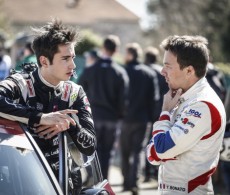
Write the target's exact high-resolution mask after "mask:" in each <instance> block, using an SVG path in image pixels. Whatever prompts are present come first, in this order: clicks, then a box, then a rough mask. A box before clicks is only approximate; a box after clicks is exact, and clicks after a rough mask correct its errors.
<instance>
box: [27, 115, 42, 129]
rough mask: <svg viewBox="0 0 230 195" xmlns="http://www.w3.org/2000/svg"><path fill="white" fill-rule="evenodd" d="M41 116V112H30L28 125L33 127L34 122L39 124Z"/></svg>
mask: <svg viewBox="0 0 230 195" xmlns="http://www.w3.org/2000/svg"><path fill="white" fill-rule="evenodd" d="M41 117H42V112H32V113H31V115H30V117H29V122H28V125H29V126H30V127H34V125H35V124H39V123H40V120H41Z"/></svg>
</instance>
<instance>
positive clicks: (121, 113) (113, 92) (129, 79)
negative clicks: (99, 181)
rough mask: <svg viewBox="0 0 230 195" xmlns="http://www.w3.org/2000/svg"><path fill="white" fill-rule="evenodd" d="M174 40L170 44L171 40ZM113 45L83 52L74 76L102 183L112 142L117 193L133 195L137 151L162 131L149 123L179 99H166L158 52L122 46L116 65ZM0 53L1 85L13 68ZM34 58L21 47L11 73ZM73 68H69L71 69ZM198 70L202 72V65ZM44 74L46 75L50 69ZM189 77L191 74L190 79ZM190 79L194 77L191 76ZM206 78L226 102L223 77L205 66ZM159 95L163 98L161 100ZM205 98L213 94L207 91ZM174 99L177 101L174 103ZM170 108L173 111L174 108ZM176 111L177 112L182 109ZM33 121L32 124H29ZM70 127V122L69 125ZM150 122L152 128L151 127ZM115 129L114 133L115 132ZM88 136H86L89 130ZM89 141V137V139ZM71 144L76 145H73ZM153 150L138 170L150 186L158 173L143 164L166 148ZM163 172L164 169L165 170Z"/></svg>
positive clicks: (111, 40) (225, 171)
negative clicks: (120, 187)
mask: <svg viewBox="0 0 230 195" xmlns="http://www.w3.org/2000/svg"><path fill="white" fill-rule="evenodd" d="M56 25H57V24H56ZM37 41H38V42H39V41H42V39H41V40H39V39H38V40H37ZM168 41H170V40H168ZM171 41H172V40H171ZM174 41H175V42H176V40H174ZM199 41H200V40H195V42H199ZM70 42H71V43H72V42H74V40H71V41H70ZM201 42H202V41H201ZM67 43H68V40H67ZM119 45H120V40H119V37H117V36H115V35H109V36H107V37H106V38H105V39H104V41H103V45H102V48H100V51H98V50H91V51H88V52H86V53H85V55H84V57H85V58H86V66H85V69H84V71H83V73H82V74H81V75H80V78H79V80H78V84H80V85H81V86H82V87H83V89H84V91H85V93H86V95H87V97H88V99H89V102H90V107H91V109H92V116H93V121H94V128H95V136H96V140H97V141H96V142H97V153H98V157H99V160H100V164H101V170H102V174H103V177H104V178H105V179H108V174H109V166H110V162H111V154H112V150H113V147H114V143H115V142H116V141H117V142H118V143H119V148H120V157H121V162H120V166H121V171H122V175H123V178H124V180H123V191H131V192H132V194H133V195H136V194H138V179H139V165H140V154H141V151H142V150H143V148H146V146H147V144H148V143H147V142H146V140H148V141H149V140H152V136H153V135H152V131H153V130H154V131H156V130H157V131H162V130H164V127H165V126H167V125H168V124H163V123H162V126H159V125H158V127H162V128H163V129H154V128H153V127H156V126H157V125H156V124H159V123H158V122H157V123H155V122H156V121H158V119H159V117H160V116H161V118H164V120H166V119H165V118H168V117H169V116H168V115H167V114H166V115H165V111H166V110H167V112H168V113H169V114H171V113H172V112H173V109H174V107H173V108H171V106H169V105H168V107H170V109H169V108H168V107H167V106H166V105H167V102H166V100H165V101H164V97H165V98H168V101H169V100H170V101H171V100H174V99H175V98H177V97H179V96H180V95H181V94H179V93H180V92H178V91H179V90H178V91H175V94H174V95H173V96H172V97H171V94H169V92H168V91H169V90H170V89H171V87H170V88H169V87H168V83H167V82H166V79H165V78H164V77H166V75H167V74H170V73H169V72H170V70H168V69H167V70H166V69H164V70H162V69H163V66H161V65H159V64H160V62H159V55H160V53H159V50H158V49H157V48H155V47H147V48H146V49H145V50H144V51H143V50H142V48H141V46H140V45H139V44H138V43H128V44H127V45H126V47H125V53H124V60H123V61H124V64H123V65H119V64H118V63H117V62H116V61H114V59H113V56H114V55H115V54H116V52H117V51H118V48H119ZM174 46H175V45H173V44H171V45H170V43H168V45H166V46H165V50H166V56H165V59H166V60H168V61H170V60H174V59H173V57H172V56H170V55H171V53H170V51H171V52H174V53H176V54H177V55H178V56H179V55H180V49H178V48H176V49H175V48H174ZM39 47H40V46H37V47H36V41H35V42H33V48H34V49H35V50H36V51H35V53H36V54H37V55H38V54H39V55H41V56H43V54H42V51H40V49H41V48H39ZM71 48H72V45H71ZM174 49H175V50H174ZM3 51H4V48H3V44H1V45H0V80H3V79H4V78H6V77H7V76H8V75H9V72H10V68H12V67H15V65H14V66H13V65H12V64H11V60H10V57H9V56H8V55H6V54H5V53H4V52H3ZM71 51H72V50H71ZM63 52H64V51H63ZM167 52H168V53H167ZM51 53H52V52H51ZM45 55H46V53H44V56H45ZM47 55H49V53H48V54H47ZM71 55H73V54H71ZM73 56H74V55H73ZM71 57H72V56H71ZM37 59H38V58H36V57H35V54H34V50H33V49H32V47H31V43H27V44H26V45H25V49H24V52H23V56H22V58H21V61H20V62H19V63H18V64H17V65H16V70H20V66H19V65H20V64H21V63H23V62H34V63H36V62H37ZM39 60H41V62H39V63H38V64H39V69H41V71H42V74H44V75H46V76H47V74H48V73H46V69H47V70H48V68H47V67H49V65H50V64H49V60H50V59H49V58H39ZM168 61H166V62H164V66H166V67H168ZM182 62H184V61H183V60H182ZM204 63H205V62H204ZM51 64H52V63H51ZM185 67H188V69H187V70H188V72H186V74H192V73H194V70H193V69H192V68H191V67H190V66H189V65H188V66H187V65H186V66H185ZM73 68H75V67H74V65H73ZM204 68H206V66H205V67H204ZM43 69H44V70H43ZM50 69H51V70H52V66H51V68H50ZM36 74H38V75H40V74H41V73H40V71H38V72H37V73H35V77H36V78H37V77H38V78H39V77H40V76H37V75H36ZM195 74H196V71H195V73H194V75H195ZM205 74H206V72H203V73H202V75H201V77H203V75H205ZM53 77H54V75H53ZM47 78H48V76H47ZM194 78H197V77H195V76H194ZM194 78H192V79H194ZM206 78H207V80H208V82H209V84H210V85H211V87H212V88H213V89H214V90H215V91H216V93H217V95H218V96H219V97H220V99H221V100H222V101H223V102H224V101H225V98H226V86H225V81H224V77H223V75H221V74H220V71H218V70H217V69H216V68H215V67H214V66H213V65H212V64H211V62H209V65H208V71H207V74H206ZM176 79H178V80H177V81H175V83H176V82H179V81H180V82H181V83H180V84H181V85H182V86H184V85H185V84H183V80H180V77H178V78H176V77H175V80H176ZM193 81H194V80H193ZM196 81H197V80H196ZM199 82H200V81H199ZM194 83H195V82H194ZM57 84H58V83H57ZM200 85H201V84H200ZM35 87H36V86H35ZM197 87H198V86H197ZM199 87H200V86H199ZM81 89H82V88H81ZM47 90H48V88H47ZM2 93H3V92H2ZM172 93H174V92H172ZM181 93H182V92H181ZM192 93H193V92H191V94H190V96H192V95H193V94H192ZM194 93H196V90H194ZM165 94H168V95H166V96H165ZM210 94H213V93H212V92H210ZM82 96H84V97H85V95H84V92H83V91H82ZM170 98H171V99H170ZM186 98H187V97H186ZM189 98H190V97H189ZM176 100H177V102H178V100H179V98H178V99H176ZM184 101H187V100H184ZM193 101H194V100H193ZM177 102H176V103H177ZM183 103H184V102H181V104H183ZM82 104H87V109H86V110H85V112H86V113H88V115H89V116H88V117H91V114H90V113H91V111H89V109H90V108H89V107H88V105H89V103H88V100H86V98H84V102H83V103H82ZM168 104H169V103H168ZM218 104H219V103H218ZM58 106H59V105H57V107H58ZM174 106H176V104H175V105H174ZM186 106H187V105H186ZM186 106H185V107H186ZM201 106H203V105H201ZM166 107H167V109H166ZM185 107H184V108H185ZM220 107H221V106H220ZM52 109H53V108H52ZM80 109H81V108H80ZM205 109H206V108H204V110H205ZM191 110H192V109H190V111H189V112H191V113H190V116H193V115H194V116H195V117H197V118H199V117H198V115H199V113H198V112H196V111H195V110H192V111H194V112H192V111H191ZM162 111H164V112H163V113H164V114H162ZM66 112H67V113H69V112H70V111H66ZM181 112H183V110H182V111H181ZM70 113H72V112H70ZM61 114H66V113H61ZM83 115H84V113H83ZM200 115H201V114H200ZM178 116H179V114H178ZM178 116H177V117H178ZM188 116H189V114H188V115H187V118H186V119H184V121H182V122H183V124H184V125H185V123H188V122H189V121H185V120H188ZM179 118H180V117H179ZM68 120H70V119H68ZM84 120H88V119H87V117H86V118H85V119H82V120H81V122H82V123H86V127H85V128H86V129H87V128H88V127H89V129H90V128H91V126H92V124H91V123H92V122H90V121H91V120H89V121H87V122H84ZM176 120H178V119H177V118H175V121H176ZM33 122H34V123H35V121H33ZM70 122H71V123H73V122H72V121H71V120H70ZM154 123H155V125H154V126H153V124H154ZM165 123H167V122H165ZM43 125H46V123H45V122H44V124H43ZM172 126H175V124H173V125H172ZM192 126H195V124H193V123H191V122H190V127H191V128H193V127H192ZM177 128H179V129H180V130H181V129H182V127H180V126H178V125H177ZM119 129H120V132H118V130H119ZM229 129H230V128H229V124H227V125H226V133H225V138H224V144H225V145H224V147H223V149H222V151H221V152H222V153H221V154H222V155H221V160H222V161H221V169H220V170H222V175H223V176H224V177H223V181H224V182H225V185H226V187H227V188H228V190H229V187H230V183H229V182H230V178H229V177H230V176H229V175H230V173H229V167H230V162H229V161H230V157H229V153H228V150H229V147H228V144H229V143H228V142H229V141H228V140H229V137H230V136H229ZM43 130H44V129H41V130H40V131H38V133H39V132H42V131H43ZM182 130H183V131H184V134H187V133H188V131H189V130H188V129H184V128H183V129H182ZM87 131H88V130H87ZM89 131H90V132H91V130H89ZM216 131H217V130H216ZM91 133H92V132H91ZM178 134H179V133H178ZM178 134H177V135H175V137H176V136H178ZM117 135H119V136H117ZM74 136H76V135H73V137H74ZM93 136H94V133H92V137H93ZM154 136H155V137H154V139H153V140H152V143H154V144H156V143H155V142H158V143H159V144H160V143H161V142H162V143H161V144H163V141H164V139H166V138H165V137H166V136H170V135H168V134H165V132H164V134H162V132H157V133H156V134H155V135H154ZM171 136H172V135H171ZM175 137H173V139H175V140H177V137H176V138H175ZM90 139H93V138H91V137H90ZM157 139H159V140H157ZM167 139H169V138H167ZM173 139H172V138H170V144H171V145H170V147H173V144H174V143H173ZM200 139H203V137H200ZM156 140H157V141H156ZM175 140H174V141H175ZM178 140H179V138H178ZM190 141H191V140H190ZM188 143H190V142H188ZM77 144H78V145H79V143H77ZM150 145H151V144H150ZM174 145H175V144H174ZM79 147H81V146H79ZM154 147H155V148H156V151H155V156H154V158H153V156H152V155H153V153H152V152H153V150H155V148H154ZM159 147H160V148H159V149H158V148H157V146H154V145H151V147H150V148H151V149H150V157H151V160H150V158H149V159H148V160H147V159H146V162H145V166H144V170H143V171H142V174H143V175H144V182H147V181H150V180H151V178H156V177H157V174H158V166H156V167H153V166H152V165H150V163H149V162H148V161H151V162H152V161H154V160H156V159H158V160H159V158H158V157H157V155H159V156H160V155H161V154H162V153H163V152H162V151H164V152H165V151H166V148H167V147H169V146H168V145H167V144H166V145H165V146H159ZM162 147H163V148H162ZM186 147H187V145H186ZM217 147H218V146H217ZM168 149H169V148H168ZM159 151H160V152H159ZM91 153H92V152H91V151H90V154H91ZM162 156H163V154H162ZM175 156H176V155H175ZM173 157H174V156H173ZM170 158H171V157H170ZM162 159H163V158H162ZM164 160H165V159H163V161H164ZM166 160H168V159H166ZM55 162H56V161H55ZM52 163H53V162H52ZM153 164H154V163H153ZM178 166H179V165H178ZM165 170H167V169H166V168H165ZM161 174H162V173H161ZM160 182H163V181H160ZM164 185H165V184H164V183H162V186H161V187H160V188H164V187H163V186H164ZM173 185H174V184H173ZM171 187H172V186H171ZM174 187H175V186H174ZM181 189H182V188H181ZM183 189H184V188H183ZM183 189H182V190H183ZM229 192H230V191H229Z"/></svg>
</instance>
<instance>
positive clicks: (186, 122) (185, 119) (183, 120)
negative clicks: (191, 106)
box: [181, 118, 195, 128]
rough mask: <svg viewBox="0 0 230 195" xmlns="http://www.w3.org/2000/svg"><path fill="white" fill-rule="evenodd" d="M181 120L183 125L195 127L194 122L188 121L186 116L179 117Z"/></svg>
mask: <svg viewBox="0 0 230 195" xmlns="http://www.w3.org/2000/svg"><path fill="white" fill-rule="evenodd" d="M181 121H182V123H183V124H185V125H189V126H190V127H192V128H193V127H195V124H194V123H192V122H190V121H189V119H188V118H181Z"/></svg>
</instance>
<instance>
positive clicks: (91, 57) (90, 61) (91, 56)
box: [84, 50, 99, 67]
mask: <svg viewBox="0 0 230 195" xmlns="http://www.w3.org/2000/svg"><path fill="white" fill-rule="evenodd" d="M84 57H85V61H86V62H85V67H90V66H93V65H95V64H96V63H97V62H98V60H99V56H98V52H97V51H96V50H90V51H87V52H85V53H84Z"/></svg>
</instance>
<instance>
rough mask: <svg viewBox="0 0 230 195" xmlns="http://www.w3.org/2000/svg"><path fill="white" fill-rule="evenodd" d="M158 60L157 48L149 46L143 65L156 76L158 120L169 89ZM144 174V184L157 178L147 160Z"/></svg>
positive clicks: (148, 132)
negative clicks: (158, 92)
mask: <svg viewBox="0 0 230 195" xmlns="http://www.w3.org/2000/svg"><path fill="white" fill-rule="evenodd" d="M158 58H159V50H158V49H157V48H155V47H152V46H150V47H147V48H146V49H145V53H144V64H145V65H147V66H148V67H150V68H151V69H152V70H153V71H155V72H156V74H157V79H158V87H159V91H160V99H159V101H158V104H157V105H156V107H155V112H156V116H157V117H158V118H159V116H160V113H161V108H162V104H163V98H164V95H165V94H166V93H167V92H168V90H169V89H168V84H167V83H166V81H165V78H164V77H163V76H162V75H161V71H162V68H163V67H162V66H161V65H159V64H157V62H158ZM157 107H158V108H157ZM153 122H155V121H153ZM152 127H153V123H150V124H148V128H147V132H146V142H145V144H144V148H145V147H146V145H147V142H148V141H149V139H150V138H151V137H152V130H153V129H152ZM144 174H145V179H144V182H148V181H150V178H151V177H153V178H157V176H158V167H154V166H151V165H150V163H149V162H148V160H147V159H146V164H145V167H144Z"/></svg>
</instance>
